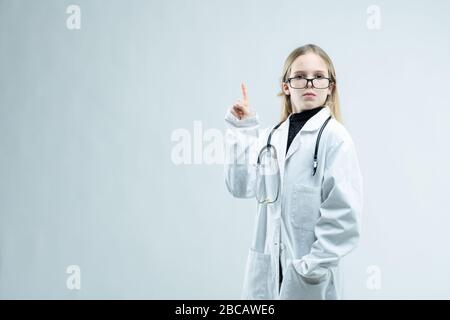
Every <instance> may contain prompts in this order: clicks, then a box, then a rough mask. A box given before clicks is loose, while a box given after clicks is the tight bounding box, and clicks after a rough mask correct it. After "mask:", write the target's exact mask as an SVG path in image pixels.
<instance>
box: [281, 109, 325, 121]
mask: <svg viewBox="0 0 450 320" xmlns="http://www.w3.org/2000/svg"><path fill="white" fill-rule="evenodd" d="M323 108H325V106H319V107H316V108H314V109H309V110H303V111H301V112H297V113H292V114H291V116H290V117H289V121H290V122H297V121H305V120H308V119H309V118H311V117H312V116H314V115H315V114H316V113H317V112H319V111H320V110H322V109H323Z"/></svg>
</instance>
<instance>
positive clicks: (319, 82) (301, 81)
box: [286, 76, 333, 89]
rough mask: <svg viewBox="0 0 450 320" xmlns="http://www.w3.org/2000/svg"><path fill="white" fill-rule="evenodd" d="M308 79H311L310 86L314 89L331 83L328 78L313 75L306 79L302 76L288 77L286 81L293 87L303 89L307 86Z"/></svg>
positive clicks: (323, 87)
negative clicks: (313, 76)
mask: <svg viewBox="0 0 450 320" xmlns="http://www.w3.org/2000/svg"><path fill="white" fill-rule="evenodd" d="M309 81H311V84H312V87H313V88H316V89H326V88H329V87H330V85H331V83H333V81H332V80H331V79H330V78H325V77H315V78H311V79H308V78H304V77H303V76H297V77H292V78H288V79H287V81H286V82H288V83H289V85H290V86H291V88H293V89H304V88H306V87H307V86H308V82H309Z"/></svg>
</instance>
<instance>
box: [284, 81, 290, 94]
mask: <svg viewBox="0 0 450 320" xmlns="http://www.w3.org/2000/svg"><path fill="white" fill-rule="evenodd" d="M283 92H284V94H285V95H287V96H288V95H290V94H291V93H290V92H289V86H288V85H287V83H285V82H283Z"/></svg>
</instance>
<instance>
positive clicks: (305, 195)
mask: <svg viewBox="0 0 450 320" xmlns="http://www.w3.org/2000/svg"><path fill="white" fill-rule="evenodd" d="M291 201H292V204H291V210H290V212H289V216H290V218H291V219H290V220H291V223H292V225H293V226H294V227H296V228H302V229H306V230H314V226H315V224H316V222H317V219H318V218H319V209H320V204H321V196H320V187H313V186H307V185H304V184H300V183H296V184H294V185H293V190H292V199H291Z"/></svg>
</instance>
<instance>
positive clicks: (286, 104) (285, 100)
mask: <svg viewBox="0 0 450 320" xmlns="http://www.w3.org/2000/svg"><path fill="white" fill-rule="evenodd" d="M310 52H313V53H315V54H317V55H319V56H320V57H321V58H322V59H323V60H324V61H325V63H326V64H327V67H328V73H329V77H330V78H331V80H332V81H333V89H332V91H331V97H330V95H328V96H327V99H326V101H325V104H326V105H327V106H329V107H330V110H331V114H332V116H333V117H334V118H335V119H336V120H337V121H339V122H341V123H342V117H341V110H340V105H339V94H338V89H337V86H336V71H335V70H334V66H333V62H332V61H331V59H330V57H329V56H328V54H327V53H326V52H325V51H324V50H323V49H322V48H320V47H319V46H317V45H315V44H306V45H304V46H301V47H298V48H296V49H295V50H294V51H292V52H291V53H290V54H289V56H288V57H287V58H286V60H285V62H284V67H283V75H282V76H281V78H280V86H281V92H279V93H278V94H277V96H278V97H281V99H282V102H281V118H280V120H281V121H284V120H286V119H287V117H289V115H290V114H291V113H292V104H291V97H290V96H289V95H286V94H285V93H284V91H283V83H285V82H286V81H287V79H288V77H289V75H290V73H291V66H292V63H293V62H294V60H295V59H297V57H299V56H301V55H304V54H306V53H310Z"/></svg>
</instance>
